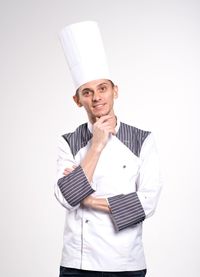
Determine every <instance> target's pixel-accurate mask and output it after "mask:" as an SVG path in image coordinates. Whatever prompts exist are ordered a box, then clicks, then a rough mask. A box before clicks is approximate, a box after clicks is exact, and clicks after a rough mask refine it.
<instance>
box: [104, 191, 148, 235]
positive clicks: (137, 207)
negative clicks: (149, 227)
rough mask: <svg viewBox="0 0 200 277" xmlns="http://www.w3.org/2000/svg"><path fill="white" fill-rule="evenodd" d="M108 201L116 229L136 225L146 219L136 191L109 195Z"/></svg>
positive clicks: (119, 229)
mask: <svg viewBox="0 0 200 277" xmlns="http://www.w3.org/2000/svg"><path fill="white" fill-rule="evenodd" d="M108 203H109V206H110V210H111V216H112V219H113V222H114V225H115V228H116V231H121V230H123V229H125V228H127V227H130V226H134V225H136V224H138V223H141V222H142V221H143V220H144V219H145V213H144V209H143V207H142V205H141V203H140V200H139V198H138V196H137V193H136V192H132V193H129V194H126V195H124V194H120V195H116V196H112V197H109V198H108Z"/></svg>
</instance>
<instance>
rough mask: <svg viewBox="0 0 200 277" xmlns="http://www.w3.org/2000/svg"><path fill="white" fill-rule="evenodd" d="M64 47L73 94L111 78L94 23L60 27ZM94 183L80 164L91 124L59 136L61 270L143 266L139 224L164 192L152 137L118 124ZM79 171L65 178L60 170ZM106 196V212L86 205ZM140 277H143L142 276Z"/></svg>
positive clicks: (136, 268)
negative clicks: (91, 198)
mask: <svg viewBox="0 0 200 277" xmlns="http://www.w3.org/2000/svg"><path fill="white" fill-rule="evenodd" d="M61 42H62V45H63V48H64V52H65V55H66V57H67V62H68V65H69V68H70V70H71V73H72V77H73V80H74V83H75V89H77V88H79V87H80V86H81V85H83V84H85V83H87V82H89V81H92V80H98V79H108V80H109V79H110V78H111V77H110V73H109V70H108V67H107V63H106V57H105V52H104V49H103V43H102V40H101V35H100V32H99V28H98V25H97V23H96V22H92V21H86V22H80V23H76V24H72V25H70V26H67V27H65V28H64V29H63V30H62V32H61ZM115 130H116V135H115V136H114V135H112V136H110V137H109V139H108V142H107V144H106V146H105V148H104V149H103V151H102V153H101V155H100V158H99V161H98V163H97V166H96V169H95V172H94V174H93V179H92V182H91V183H89V182H88V180H87V177H86V176H85V173H84V171H83V169H82V168H81V166H80V163H81V161H82V160H83V159H84V157H85V154H86V153H87V151H88V149H89V148H90V145H91V139H92V133H93V128H92V124H91V123H90V122H87V123H84V124H82V125H80V126H78V127H77V128H76V130H75V131H74V132H71V133H66V134H64V135H63V136H62V137H61V138H60V140H59V145H58V160H57V180H56V183H55V196H56V198H57V199H58V201H59V202H60V203H61V204H62V205H63V206H64V207H65V208H66V220H65V228H64V243H63V251H62V259H61V267H63V268H65V267H67V268H74V269H81V270H89V271H100V272H127V271H140V270H145V269H146V263H145V257H144V251H143V244H142V222H143V221H144V219H146V218H147V217H149V216H151V215H152V214H153V213H154V211H155V208H156V205H157V201H158V197H159V194H160V189H161V181H160V171H159V159H158V154H157V150H156V146H155V141H154V138H153V135H152V133H151V132H148V131H144V130H140V129H138V128H136V127H133V126H130V125H128V124H126V123H123V122H120V120H119V119H118V120H117V126H116V128H115ZM73 166H75V167H76V168H75V169H74V170H73V171H72V172H71V173H70V174H68V175H67V176H64V174H63V172H64V169H65V168H73ZM89 195H93V196H95V197H100V198H106V199H107V201H108V205H109V207H110V213H105V212H101V211H97V210H94V209H91V208H86V207H83V206H82V205H81V202H82V200H83V199H84V198H85V197H87V196H89ZM141 276H144V275H141Z"/></svg>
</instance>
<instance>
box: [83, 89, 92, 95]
mask: <svg viewBox="0 0 200 277" xmlns="http://www.w3.org/2000/svg"><path fill="white" fill-rule="evenodd" d="M90 93H91V92H90V91H89V90H85V91H83V96H89V95H90Z"/></svg>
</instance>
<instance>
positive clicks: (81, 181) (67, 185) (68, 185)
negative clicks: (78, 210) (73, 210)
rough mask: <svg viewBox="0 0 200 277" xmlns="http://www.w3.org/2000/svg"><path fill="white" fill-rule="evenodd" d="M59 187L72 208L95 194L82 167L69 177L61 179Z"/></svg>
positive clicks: (77, 168)
mask: <svg viewBox="0 0 200 277" xmlns="http://www.w3.org/2000/svg"><path fill="white" fill-rule="evenodd" d="M58 186H59V188H60V191H61V192H62V194H63V196H64V198H65V199H66V201H67V202H68V203H69V204H70V205H71V206H72V207H74V206H76V205H78V204H79V203H80V202H81V201H82V200H83V199H84V198H85V197H87V196H89V195H90V194H92V193H93V192H94V190H93V189H92V188H91V186H90V184H89V182H88V180H87V178H86V176H85V173H84V172H83V170H82V168H81V166H78V167H76V168H75V169H74V170H73V171H72V172H71V173H70V174H69V175H67V176H64V177H62V178H60V179H59V180H58Z"/></svg>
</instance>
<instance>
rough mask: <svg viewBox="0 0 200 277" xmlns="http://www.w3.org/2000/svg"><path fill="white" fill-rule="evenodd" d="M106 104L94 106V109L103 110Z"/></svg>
mask: <svg viewBox="0 0 200 277" xmlns="http://www.w3.org/2000/svg"><path fill="white" fill-rule="evenodd" d="M104 105H105V104H97V105H94V106H93V108H94V109H97V110H98V109H101V108H102V107H103V106H104Z"/></svg>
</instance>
